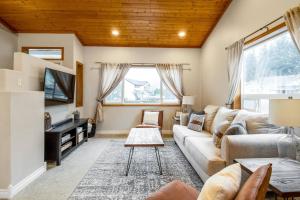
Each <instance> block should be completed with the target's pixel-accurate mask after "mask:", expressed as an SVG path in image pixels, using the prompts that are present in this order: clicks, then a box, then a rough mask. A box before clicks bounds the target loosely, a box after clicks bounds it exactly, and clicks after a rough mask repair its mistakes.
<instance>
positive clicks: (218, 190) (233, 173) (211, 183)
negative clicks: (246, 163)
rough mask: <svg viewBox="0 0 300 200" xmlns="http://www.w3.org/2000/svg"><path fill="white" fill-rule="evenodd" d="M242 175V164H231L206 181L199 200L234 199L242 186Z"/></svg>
mask: <svg viewBox="0 0 300 200" xmlns="http://www.w3.org/2000/svg"><path fill="white" fill-rule="evenodd" d="M241 177H242V170H241V166H240V164H239V163H236V164H233V165H229V166H228V167H226V168H224V169H223V170H221V171H219V172H218V173H216V174H214V175H213V176H211V177H210V178H209V179H208V180H207V181H206V182H205V184H204V186H203V188H202V190H201V192H200V194H199V196H198V199H197V200H232V199H233V198H234V197H235V196H236V194H237V192H238V190H239V188H240V184H241Z"/></svg>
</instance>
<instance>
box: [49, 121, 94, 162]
mask: <svg viewBox="0 0 300 200" xmlns="http://www.w3.org/2000/svg"><path fill="white" fill-rule="evenodd" d="M87 129H88V119H80V120H77V121H74V120H72V119H68V120H65V121H64V122H62V123H59V124H56V125H55V126H54V127H53V128H52V129H51V130H47V131H46V132H45V160H46V161H56V164H57V165H60V163H61V160H62V159H64V158H65V157H66V156H68V155H69V154H70V153H71V152H72V151H74V150H75V149H76V148H77V147H78V146H79V145H81V144H83V143H84V142H87V141H88V130H87Z"/></svg>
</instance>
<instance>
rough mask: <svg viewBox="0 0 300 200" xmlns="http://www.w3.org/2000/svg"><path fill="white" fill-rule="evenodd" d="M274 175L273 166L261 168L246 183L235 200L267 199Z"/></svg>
mask: <svg viewBox="0 0 300 200" xmlns="http://www.w3.org/2000/svg"><path fill="white" fill-rule="evenodd" d="M271 174H272V164H268V165H263V166H261V167H259V168H258V169H257V170H256V171H255V172H254V173H253V174H252V175H251V176H250V177H249V178H248V179H247V181H246V182H245V184H244V185H243V187H242V189H241V190H240V192H239V193H238V195H237V197H236V198H235V200H258V199H259V200H261V199H265V196H266V193H267V190H268V187H269V181H270V177H271Z"/></svg>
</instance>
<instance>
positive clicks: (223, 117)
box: [211, 107, 237, 133]
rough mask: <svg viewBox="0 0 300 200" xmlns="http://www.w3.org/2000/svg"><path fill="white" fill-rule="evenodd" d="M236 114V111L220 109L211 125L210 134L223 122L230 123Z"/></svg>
mask: <svg viewBox="0 0 300 200" xmlns="http://www.w3.org/2000/svg"><path fill="white" fill-rule="evenodd" d="M236 114H237V111H236V110H232V109H228V108H225V107H220V108H219V110H218V112H217V114H216V116H215V118H214V120H213V122H212V124H211V133H214V132H216V129H217V127H218V125H219V124H221V123H222V122H223V121H229V122H230V123H231V122H232V120H233V119H234V117H235V116H236Z"/></svg>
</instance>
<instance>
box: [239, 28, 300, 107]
mask: <svg viewBox="0 0 300 200" xmlns="http://www.w3.org/2000/svg"><path fill="white" fill-rule="evenodd" d="M242 66H243V73H242V107H243V108H244V109H247V110H251V111H257V112H261V113H269V99H270V98H288V97H289V96H293V97H294V98H299V96H300V54H299V51H298V49H297V48H296V46H295V44H294V43H293V41H292V38H291V36H290V34H289V33H288V32H287V31H284V30H281V31H280V32H277V33H276V34H273V35H271V36H268V37H266V38H264V39H263V40H261V41H259V42H258V43H256V44H253V45H251V46H248V47H247V46H246V48H245V49H244V53H243V57H242Z"/></svg>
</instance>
